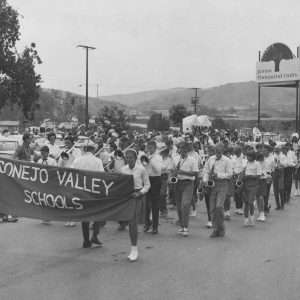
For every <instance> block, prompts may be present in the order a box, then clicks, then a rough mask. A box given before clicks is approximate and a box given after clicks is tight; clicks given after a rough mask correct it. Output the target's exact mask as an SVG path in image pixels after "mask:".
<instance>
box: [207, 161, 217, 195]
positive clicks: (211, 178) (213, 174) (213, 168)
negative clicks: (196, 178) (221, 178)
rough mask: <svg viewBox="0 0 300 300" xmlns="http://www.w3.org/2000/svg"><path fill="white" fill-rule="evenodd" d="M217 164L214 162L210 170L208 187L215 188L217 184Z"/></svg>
mask: <svg viewBox="0 0 300 300" xmlns="http://www.w3.org/2000/svg"><path fill="white" fill-rule="evenodd" d="M215 164H216V163H214V164H213V166H212V168H211V170H210V172H209V177H208V181H207V187H208V188H210V189H211V188H213V187H214V186H215V180H214V177H215Z"/></svg>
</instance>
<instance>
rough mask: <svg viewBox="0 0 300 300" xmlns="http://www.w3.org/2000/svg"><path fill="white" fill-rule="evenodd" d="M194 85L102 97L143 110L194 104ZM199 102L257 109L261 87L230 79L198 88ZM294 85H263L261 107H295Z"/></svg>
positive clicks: (271, 109) (290, 109)
mask: <svg viewBox="0 0 300 300" xmlns="http://www.w3.org/2000/svg"><path fill="white" fill-rule="evenodd" d="M194 94H195V92H194V90H193V89H188V88H174V89H167V90H154V91H146V92H140V93H134V94H127V95H113V96H106V97H102V99H104V100H107V101H117V102H119V103H121V104H124V105H128V106H131V107H133V108H134V109H137V110H140V111H151V110H162V109H169V108H170V107H171V106H172V105H174V104H184V105H186V106H189V107H191V97H192V96H194ZM198 95H199V97H200V104H203V105H206V106H208V107H213V108H218V109H229V108H231V107H234V108H236V109H237V110H256V108H257V97H258V96H257V95H258V87H257V83H256V82H255V81H248V82H238V83H228V84H224V85H220V86H217V87H212V88H207V89H199V90H198ZM295 97H296V91H295V89H290V88H262V89H261V108H262V111H264V112H269V113H272V112H273V113H276V114H280V113H281V112H282V113H283V112H285V113H292V112H294V111H295Z"/></svg>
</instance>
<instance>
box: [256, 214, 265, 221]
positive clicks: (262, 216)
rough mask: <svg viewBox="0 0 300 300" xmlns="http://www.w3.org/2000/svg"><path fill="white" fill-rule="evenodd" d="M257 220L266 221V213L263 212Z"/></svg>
mask: <svg viewBox="0 0 300 300" xmlns="http://www.w3.org/2000/svg"><path fill="white" fill-rule="evenodd" d="M256 220H257V221H259V222H265V221H266V217H265V214H264V213H263V212H261V213H260V214H259V216H258V218H257V219H256Z"/></svg>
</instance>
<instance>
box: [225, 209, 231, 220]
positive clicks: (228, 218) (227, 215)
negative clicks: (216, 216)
mask: <svg viewBox="0 0 300 300" xmlns="http://www.w3.org/2000/svg"><path fill="white" fill-rule="evenodd" d="M224 220H227V221H228V220H230V211H229V210H227V211H225V212H224Z"/></svg>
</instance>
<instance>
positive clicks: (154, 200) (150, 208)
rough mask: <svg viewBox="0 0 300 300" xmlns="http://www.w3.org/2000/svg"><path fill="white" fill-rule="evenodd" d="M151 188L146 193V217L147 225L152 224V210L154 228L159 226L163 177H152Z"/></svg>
mask: <svg viewBox="0 0 300 300" xmlns="http://www.w3.org/2000/svg"><path fill="white" fill-rule="evenodd" d="M150 184H151V188H150V190H149V192H148V193H147V195H146V217H145V225H146V226H147V227H149V226H150V213H151V212H152V227H153V230H157V228H158V220H159V201H160V188H161V178H160V176H151V177H150Z"/></svg>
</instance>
